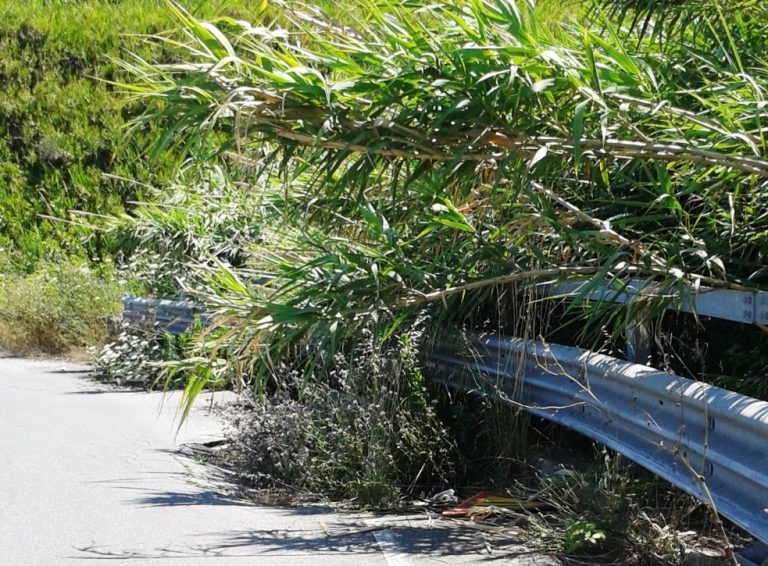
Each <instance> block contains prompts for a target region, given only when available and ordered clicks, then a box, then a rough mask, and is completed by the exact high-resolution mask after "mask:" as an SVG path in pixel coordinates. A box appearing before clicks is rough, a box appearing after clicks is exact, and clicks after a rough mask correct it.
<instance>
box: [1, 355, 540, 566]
mask: <svg viewBox="0 0 768 566" xmlns="http://www.w3.org/2000/svg"><path fill="white" fill-rule="evenodd" d="M214 400H215V399H214ZM177 403H178V394H176V395H175V396H174V395H170V396H167V397H163V395H162V394H159V393H143V392H136V391H129V390H119V389H118V390H116V389H113V388H109V387H106V386H104V385H101V384H99V383H97V382H95V381H93V380H91V379H89V378H88V374H87V368H86V367H84V366H76V365H72V364H67V363H63V362H58V361H37V360H35V361H30V360H21V359H17V358H10V357H2V358H0V566H58V565H60V564H74V563H79V564H83V563H88V562H90V561H93V562H94V563H95V564H104V563H106V564H125V565H128V564H141V565H151V564H184V565H187V564H189V565H191V566H195V565H198V564H210V565H214V564H215V565H222V566H229V565H240V564H248V565H254V564H257V565H264V566H271V565H275V566H283V565H285V566H288V565H296V566H304V565H306V566H310V565H311V566H336V565H338V566H345V565H350V566H352V565H354V566H361V565H364V564H371V565H384V566H408V565H415V566H420V565H432V564H445V563H450V564H477V563H484V562H486V561H493V562H494V563H499V562H500V563H503V564H552V563H553V561H552V560H551V559H549V558H547V557H542V556H539V555H536V554H532V553H530V552H529V551H528V550H527V549H526V548H525V546H524V545H523V544H521V543H520V541H519V540H518V539H517V537H516V535H515V533H514V532H512V531H505V532H504V533H494V532H492V531H489V530H487V529H484V528H483V529H481V528H478V527H475V526H472V525H470V524H467V523H457V522H451V521H445V520H442V519H440V518H435V517H428V516H427V515H426V514H423V513H421V514H415V515H411V516H388V517H373V516H371V515H366V514H341V513H334V512H333V511H332V510H330V509H328V508H324V507H319V506H304V507H291V508H279V507H277V508H275V507H266V506H261V505H255V504H251V503H248V502H244V501H242V500H236V499H230V498H228V497H226V496H223V495H221V493H222V492H221V490H218V489H216V488H215V487H212V486H215V485H216V483H215V482H213V481H212V479H213V475H212V472H211V470H210V469H209V468H206V467H204V466H201V465H199V464H195V463H194V462H193V461H192V460H190V459H189V458H186V457H183V456H182V455H180V454H179V453H178V449H179V446H180V444H182V443H185V442H205V441H208V440H212V439H215V438H217V436H218V435H219V433H220V425H219V423H218V422H217V421H216V419H215V418H214V417H213V416H211V415H210V414H209V413H208V412H207V405H208V404H207V403H198V408H197V409H196V410H194V411H193V413H192V416H191V418H190V420H189V422H188V423H187V424H186V425H185V426H184V427H183V428H182V429H181V431H180V433H179V434H178V436H176V422H175V419H176V414H177V413H176V409H177Z"/></svg>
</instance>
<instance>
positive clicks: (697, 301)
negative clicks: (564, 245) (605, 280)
mask: <svg viewBox="0 0 768 566" xmlns="http://www.w3.org/2000/svg"><path fill="white" fill-rule="evenodd" d="M547 293H548V294H549V295H554V296H563V297H569V296H573V295H578V294H582V295H583V296H584V298H586V299H589V300H592V301H605V302H611V303H620V304H625V303H629V302H631V301H633V300H637V299H639V298H643V297H645V298H647V297H656V298H663V297H666V298H669V299H670V304H669V306H668V307H667V308H668V309H670V310H679V311H682V312H689V313H696V314H698V315H701V316H711V317H712V318H719V319H721V320H730V321H732V322H741V323H743V324H765V325H768V292H766V291H739V290H734V289H713V288H708V287H699V288H698V289H693V288H690V289H689V291H688V292H687V293H685V294H684V295H682V296H680V295H678V294H677V292H676V290H675V289H673V288H670V289H664V288H659V287H657V286H654V285H651V284H648V283H646V282H645V281H643V280H642V279H630V280H628V281H625V282H617V285H615V286H610V285H600V286H597V287H594V286H592V284H591V283H590V282H589V281H565V282H563V283H557V284H554V285H551V286H549V287H548V289H547Z"/></svg>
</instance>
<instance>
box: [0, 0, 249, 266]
mask: <svg viewBox="0 0 768 566" xmlns="http://www.w3.org/2000/svg"><path fill="white" fill-rule="evenodd" d="M246 5H247V3H246V2H231V1H226V0H216V1H213V2H206V1H202V0H192V1H191V2H189V3H188V7H189V9H190V10H192V12H193V13H195V14H197V15H199V16H201V17H208V16H211V15H213V14H216V15H220V14H224V13H230V14H232V15H238V14H240V15H242V14H245V13H247V9H246ZM174 27H177V23H175V22H174V20H173V18H172V17H171V15H170V14H169V12H168V10H167V9H165V4H164V3H163V2H162V1H161V0H130V1H128V0H126V1H107V0H77V1H67V0H53V1H49V0H25V1H23V2H19V1H16V0H0V92H2V97H0V116H1V117H2V119H0V188H1V189H2V191H1V193H2V197H1V198H0V249H4V251H5V252H6V253H7V254H10V255H12V256H13V259H14V263H15V264H16V265H17V266H19V267H21V268H22V269H25V270H31V269H33V268H34V265H35V264H36V263H37V262H38V261H39V260H40V259H45V258H48V259H50V258H56V257H62V256H69V255H73V254H74V255H83V254H84V253H87V254H89V255H90V256H91V258H94V257H98V256H102V255H104V253H105V251H107V249H108V245H107V242H105V241H104V239H103V238H102V237H101V236H100V234H99V233H93V232H92V231H91V230H88V229H86V228H81V227H78V226H77V225H75V224H71V223H64V222H57V221H55V220H54V219H64V220H74V221H77V222H81V221H82V220H83V218H82V217H77V216H76V217H74V218H73V217H72V216H71V215H70V211H73V210H77V211H85V212H93V213H114V212H117V211H120V210H122V208H123V206H124V205H125V204H126V203H127V202H129V201H131V200H134V199H142V198H144V197H146V196H149V195H148V194H147V190H146V188H144V184H146V185H152V186H163V184H164V183H165V182H167V181H168V180H169V179H171V178H172V177H173V175H174V171H175V165H176V159H177V156H171V155H161V156H158V157H157V158H156V159H155V160H153V161H151V162H150V161H148V160H147V159H146V154H147V148H148V147H149V145H150V140H152V139H154V138H155V137H156V136H157V133H156V132H154V131H153V128H152V127H151V126H148V127H146V128H142V129H140V130H139V131H137V132H135V134H134V135H133V136H130V137H128V138H126V137H125V133H126V124H127V122H128V121H129V120H130V119H131V118H133V117H135V116H136V115H138V113H140V112H141V110H142V107H141V106H140V105H138V104H134V103H126V102H125V101H124V100H121V99H120V98H119V97H117V96H115V95H114V88H113V87H112V86H111V85H110V83H109V81H115V80H119V79H120V77H121V76H122V74H121V71H120V68H119V66H118V65H117V64H116V63H115V60H114V59H115V58H119V57H122V56H125V54H126V53H127V50H130V51H131V52H134V53H136V54H137V55H140V56H141V57H144V58H146V60H147V61H154V62H160V61H164V60H169V57H170V53H169V52H168V50H167V49H165V48H164V47H162V46H158V45H157V44H154V43H151V42H146V41H145V40H144V39H142V38H139V37H137V35H139V34H156V33H161V32H167V31H168V30H170V29H173V28H174ZM105 175H112V176H117V177H120V178H124V179H126V180H125V181H119V180H115V179H111V178H108V177H106V176H105Z"/></svg>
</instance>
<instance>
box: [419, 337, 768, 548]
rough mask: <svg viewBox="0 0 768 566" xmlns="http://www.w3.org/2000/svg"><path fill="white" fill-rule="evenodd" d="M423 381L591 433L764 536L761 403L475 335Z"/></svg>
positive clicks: (767, 407) (561, 351) (765, 427)
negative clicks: (497, 397) (500, 397)
mask: <svg viewBox="0 0 768 566" xmlns="http://www.w3.org/2000/svg"><path fill="white" fill-rule="evenodd" d="M428 363H429V364H430V365H431V366H432V369H434V370H437V371H434V372H432V373H433V374H434V375H433V381H435V382H440V383H443V384H445V385H447V386H450V387H453V388H460V389H463V390H465V391H471V390H479V391H483V392H488V391H489V389H490V391H491V392H492V393H493V392H495V393H499V392H501V393H503V394H504V395H506V396H508V397H509V398H510V399H512V400H513V401H514V402H516V403H521V404H522V406H523V407H524V408H525V409H526V410H528V411H529V412H531V413H533V414H535V415H538V416H540V417H543V418H545V419H548V420H551V421H555V422H557V423H559V424H561V425H564V426H566V427H568V428H570V429H573V430H575V431H578V432H580V433H581V434H584V435H585V436H588V437H590V438H592V439H594V440H597V441H599V442H601V443H603V444H605V445H606V446H608V447H610V448H612V449H614V450H616V451H617V452H619V453H621V454H623V455H625V456H627V457H628V458H630V459H631V460H633V461H635V462H637V463H638V464H640V465H642V466H643V467H645V468H647V469H649V470H651V471H652V472H654V473H655V474H657V475H659V476H660V477H662V478H664V479H666V480H667V481H669V482H670V483H672V484H674V485H676V486H677V487H679V488H681V489H683V490H685V491H687V492H688V493H690V494H692V495H694V496H695V497H697V498H698V499H700V500H702V501H704V502H706V503H712V504H714V506H715V508H716V510H717V512H718V513H720V514H722V515H723V516H724V517H727V518H728V519H730V520H731V521H733V522H734V523H736V524H737V525H739V526H741V527H742V528H743V529H745V530H746V531H748V532H750V533H752V534H753V535H755V536H756V537H757V538H759V539H760V540H762V541H763V542H768V403H766V402H763V401H758V400H756V399H752V398H750V397H746V396H744V395H740V394H737V393H733V392H731V391H727V390H725V389H720V388H718V387H714V386H711V385H707V384H704V383H700V382H695V381H692V380H690V379H685V378H682V377H679V376H677V375H670V374H668V373H665V372H661V371H658V370H655V369H653V368H649V367H647V366H641V365H637V364H632V363H628V362H625V361H622V360H618V359H616V358H611V357H609V356H604V355H601V354H596V353H594V352H590V351H587V350H582V349H580V348H573V347H568V346H558V345H551V344H550V345H546V344H542V343H538V342H530V341H524V340H521V339H516V338H504V337H499V336H479V337H475V338H472V339H470V340H469V341H468V343H467V344H466V346H465V347H464V348H463V349H462V348H459V347H457V346H456V344H448V345H446V344H443V345H441V346H439V347H437V348H436V349H435V350H434V351H433V352H432V353H431V354H430V355H429V357H428Z"/></svg>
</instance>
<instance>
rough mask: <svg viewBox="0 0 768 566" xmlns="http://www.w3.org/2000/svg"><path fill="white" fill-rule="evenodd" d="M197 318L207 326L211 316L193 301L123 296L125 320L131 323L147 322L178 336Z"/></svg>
mask: <svg viewBox="0 0 768 566" xmlns="http://www.w3.org/2000/svg"><path fill="white" fill-rule="evenodd" d="M196 319H199V320H200V322H201V324H202V325H203V326H207V325H208V324H209V323H210V319H211V317H210V316H209V315H206V314H205V313H202V312H201V311H200V308H199V307H198V306H197V305H195V303H193V302H191V301H168V300H164V299H140V298H137V297H132V296H130V295H126V296H125V297H123V320H127V321H130V322H131V323H136V324H147V325H150V326H154V327H157V328H161V329H163V330H165V331H166V332H168V333H170V334H173V335H175V336H178V335H179V334H182V333H183V332H184V331H185V330H187V329H188V328H189V327H190V326H192V325H193V324H194V323H195V320H196Z"/></svg>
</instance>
